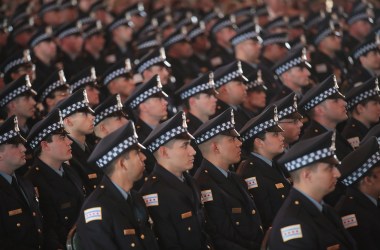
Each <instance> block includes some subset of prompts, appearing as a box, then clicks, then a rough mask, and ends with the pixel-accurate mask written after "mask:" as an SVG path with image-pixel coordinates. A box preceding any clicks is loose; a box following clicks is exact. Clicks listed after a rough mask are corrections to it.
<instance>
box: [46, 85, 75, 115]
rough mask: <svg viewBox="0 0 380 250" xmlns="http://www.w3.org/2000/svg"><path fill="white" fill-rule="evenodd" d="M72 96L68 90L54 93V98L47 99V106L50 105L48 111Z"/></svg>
mask: <svg viewBox="0 0 380 250" xmlns="http://www.w3.org/2000/svg"><path fill="white" fill-rule="evenodd" d="M69 95H70V91H69V89H67V90H56V91H54V93H53V98H46V104H47V105H48V109H49V110H51V109H52V108H53V107H55V105H56V104H57V103H58V102H59V101H60V100H63V99H65V98H66V97H68V96H69Z"/></svg>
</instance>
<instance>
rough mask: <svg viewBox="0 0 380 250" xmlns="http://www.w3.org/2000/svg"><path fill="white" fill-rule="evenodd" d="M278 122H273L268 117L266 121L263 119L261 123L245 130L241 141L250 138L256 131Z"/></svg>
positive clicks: (258, 131)
mask: <svg viewBox="0 0 380 250" xmlns="http://www.w3.org/2000/svg"><path fill="white" fill-rule="evenodd" d="M277 124H278V123H277V122H275V121H274V120H273V119H270V120H268V121H265V122H263V123H260V124H258V125H256V126H255V127H253V128H251V129H250V130H248V131H247V133H246V134H245V135H243V136H242V140H243V142H245V141H247V140H249V139H250V138H252V137H254V136H255V135H257V134H258V133H260V132H262V131H264V130H265V129H267V128H270V127H273V126H276V125H277Z"/></svg>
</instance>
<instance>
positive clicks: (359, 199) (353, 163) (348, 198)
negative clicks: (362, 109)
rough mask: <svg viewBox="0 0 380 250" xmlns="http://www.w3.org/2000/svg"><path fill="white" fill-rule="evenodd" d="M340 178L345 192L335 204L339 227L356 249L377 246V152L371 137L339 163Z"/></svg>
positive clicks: (379, 216) (379, 156) (379, 165)
mask: <svg viewBox="0 0 380 250" xmlns="http://www.w3.org/2000/svg"><path fill="white" fill-rule="evenodd" d="M339 169H340V171H341V173H342V177H341V179H340V181H341V182H342V183H343V184H344V185H345V186H347V193H346V195H345V196H344V197H342V199H341V200H340V201H339V202H338V204H337V205H336V209H337V211H338V213H339V215H340V216H341V218H342V222H343V226H344V227H345V228H346V229H347V230H348V232H349V233H350V234H351V235H352V237H353V238H354V239H355V240H356V242H357V244H358V248H359V249H373V250H375V249H379V248H380V243H379V240H378V237H377V235H379V234H378V233H379V232H380V209H379V206H380V203H379V195H380V188H379V187H380V186H379V181H380V180H379V175H380V152H379V143H378V141H377V139H376V138H375V137H374V136H373V137H371V138H370V139H368V141H366V142H365V143H364V144H362V145H360V147H359V148H358V149H356V150H355V151H354V152H352V153H350V154H349V155H347V156H346V157H345V158H344V159H343V161H342V164H341V166H340V168H339Z"/></svg>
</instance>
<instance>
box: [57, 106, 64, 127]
mask: <svg viewBox="0 0 380 250" xmlns="http://www.w3.org/2000/svg"><path fill="white" fill-rule="evenodd" d="M58 114H59V124H60V125H61V126H62V127H63V119H62V112H61V110H58Z"/></svg>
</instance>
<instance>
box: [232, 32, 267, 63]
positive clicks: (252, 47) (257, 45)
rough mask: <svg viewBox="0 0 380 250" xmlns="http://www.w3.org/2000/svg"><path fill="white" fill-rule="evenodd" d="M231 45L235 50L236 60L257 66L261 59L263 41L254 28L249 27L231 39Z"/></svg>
mask: <svg viewBox="0 0 380 250" xmlns="http://www.w3.org/2000/svg"><path fill="white" fill-rule="evenodd" d="M230 43H231V45H232V46H233V48H234V52H235V58H236V60H240V61H244V62H246V63H248V64H251V65H255V66H257V65H258V63H259V58H260V50H261V43H262V39H261V37H260V36H259V34H258V33H256V30H255V28H254V27H247V28H245V29H242V30H239V31H238V33H237V34H236V35H235V36H234V37H232V38H231V40H230Z"/></svg>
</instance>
